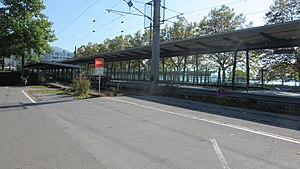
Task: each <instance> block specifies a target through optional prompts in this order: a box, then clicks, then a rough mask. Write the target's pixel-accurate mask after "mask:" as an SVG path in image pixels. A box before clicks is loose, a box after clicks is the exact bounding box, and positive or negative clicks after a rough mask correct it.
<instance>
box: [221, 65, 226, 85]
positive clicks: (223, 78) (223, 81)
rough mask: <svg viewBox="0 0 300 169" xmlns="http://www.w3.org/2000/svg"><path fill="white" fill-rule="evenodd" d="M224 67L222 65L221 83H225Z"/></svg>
mask: <svg viewBox="0 0 300 169" xmlns="http://www.w3.org/2000/svg"><path fill="white" fill-rule="evenodd" d="M225 76H226V69H225V68H224V67H222V83H225Z"/></svg>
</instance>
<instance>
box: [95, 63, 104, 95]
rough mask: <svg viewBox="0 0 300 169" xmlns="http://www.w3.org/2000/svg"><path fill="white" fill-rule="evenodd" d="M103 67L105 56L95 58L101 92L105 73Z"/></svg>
mask: <svg viewBox="0 0 300 169" xmlns="http://www.w3.org/2000/svg"><path fill="white" fill-rule="evenodd" d="M103 67H104V59H103V58H97V59H95V74H96V75H98V80H99V88H98V92H99V94H100V91H101V89H100V88H101V76H102V75H103Z"/></svg>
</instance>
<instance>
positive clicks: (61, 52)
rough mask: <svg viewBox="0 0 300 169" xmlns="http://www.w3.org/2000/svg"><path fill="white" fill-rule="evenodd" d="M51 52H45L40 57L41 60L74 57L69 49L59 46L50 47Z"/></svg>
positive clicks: (53, 60)
mask: <svg viewBox="0 0 300 169" xmlns="http://www.w3.org/2000/svg"><path fill="white" fill-rule="evenodd" d="M52 49H53V52H52V53H50V54H49V53H46V54H45V55H44V56H42V57H41V61H46V62H59V61H63V60H68V59H71V58H73V57H74V54H73V53H72V52H70V51H67V50H65V49H62V48H59V47H52Z"/></svg>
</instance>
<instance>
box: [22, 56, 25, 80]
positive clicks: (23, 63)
mask: <svg viewBox="0 0 300 169" xmlns="http://www.w3.org/2000/svg"><path fill="white" fill-rule="evenodd" d="M21 62H22V63H21V64H22V65H21V66H22V68H21V69H22V70H21V76H22V77H21V84H22V85H23V84H24V78H25V68H24V66H25V53H23V54H22V61H21Z"/></svg>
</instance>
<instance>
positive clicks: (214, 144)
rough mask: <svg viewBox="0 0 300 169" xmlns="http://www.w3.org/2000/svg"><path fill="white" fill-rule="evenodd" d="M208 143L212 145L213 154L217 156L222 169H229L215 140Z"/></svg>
mask: <svg viewBox="0 0 300 169" xmlns="http://www.w3.org/2000/svg"><path fill="white" fill-rule="evenodd" d="M210 142H211V143H212V145H213V147H214V149H215V152H216V153H217V156H218V158H219V160H220V162H221V164H222V167H223V169H230V168H229V166H228V163H227V161H226V159H225V158H224V156H223V153H222V151H221V149H220V147H219V145H218V143H217V141H216V140H215V139H210Z"/></svg>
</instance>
